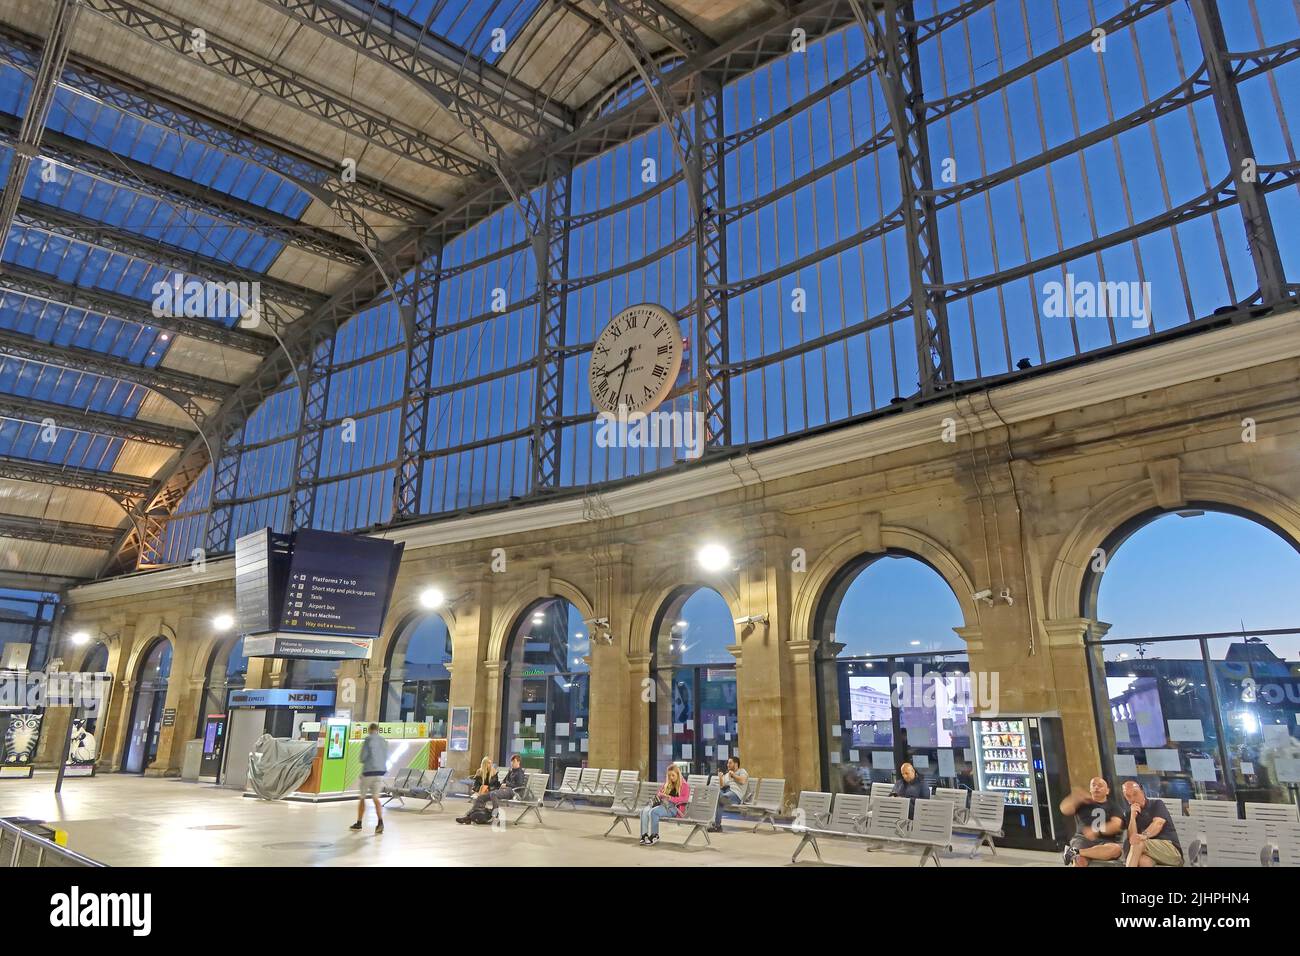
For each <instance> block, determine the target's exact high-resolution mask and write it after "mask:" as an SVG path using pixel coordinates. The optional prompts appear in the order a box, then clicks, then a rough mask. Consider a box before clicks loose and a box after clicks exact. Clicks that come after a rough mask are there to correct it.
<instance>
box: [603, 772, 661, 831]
mask: <svg viewBox="0 0 1300 956" xmlns="http://www.w3.org/2000/svg"><path fill="white" fill-rule="evenodd" d="M660 786H661V784H658V783H654V782H652V781H648V782H644V783H639V784H637V789H636V793H635V794H634V796H633V797H632V800H631V801H630V802H629V803H626V804H620V803H619V802H618V800H617V799H615V801H614V805H613V806H612V807H610V810H609V812H610V813H611V814H612V815H613V817H614V820H613V822H611V823H610V825H609V829H608V830H606V831H605V836H609V835H610V834H611V833H613V832H614V827H616V826H618V825H619V824H620V823H621V824H623V829H625V830H626V831H627V832H628V834H629V835H631V833H632V827H631V825H630V824H629V823H628V822H627V821H628V820H630V819H632V818H633V817H639V816H640V815H641V811H642V810H643V809H645V808H646V807H648V806H650V804H652V803H654V801H655V797H656V796H657V795H658V794H659V788H660Z"/></svg>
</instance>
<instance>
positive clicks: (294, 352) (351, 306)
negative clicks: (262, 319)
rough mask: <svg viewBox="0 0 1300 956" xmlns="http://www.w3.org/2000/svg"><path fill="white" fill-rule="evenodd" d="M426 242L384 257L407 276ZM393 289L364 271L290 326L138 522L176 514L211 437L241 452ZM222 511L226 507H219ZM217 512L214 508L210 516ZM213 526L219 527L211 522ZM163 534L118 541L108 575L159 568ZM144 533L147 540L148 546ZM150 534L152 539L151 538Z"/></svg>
mask: <svg viewBox="0 0 1300 956" xmlns="http://www.w3.org/2000/svg"><path fill="white" fill-rule="evenodd" d="M426 242H427V230H426V229H425V228H424V227H423V226H421V227H417V228H414V229H409V230H406V231H405V232H403V233H402V234H401V235H400V236H398V237H397V238H395V239H393V240H392V241H390V242H388V243H385V245H384V247H383V249H382V258H383V260H384V261H385V262H389V263H391V268H392V269H393V270H395V271H396V272H397V274H399V275H401V274H405V273H406V271H408V270H409V269H412V268H414V267H415V266H416V265H417V264H418V263H419V262H420V261H421V259H423V258H424V256H425V255H426V249H427V248H428V246H427V245H426ZM390 288H391V287H390V285H389V282H388V280H387V278H386V276H385V275H384V274H383V273H382V272H381V271H380V270H379V269H377V268H368V269H362V270H361V271H360V272H359V273H358V274H357V275H356V276H354V277H353V278H351V279H349V280H348V281H347V282H346V283H345V284H344V285H343V287H342V288H340V289H339V290H338V291H337V292H335V293H334V294H333V295H332V296H331V297H330V299H329V301H328V302H326V303H325V305H324V306H322V307H321V308H320V309H318V310H317V311H315V312H314V313H312V314H311V315H309V316H304V317H303V318H302V319H299V320H298V321H296V322H294V323H293V324H292V325H291V326H289V327H288V328H287V329H286V330H285V331H284V334H283V336H282V340H283V343H284V348H281V349H276V350H275V351H273V352H271V353H270V354H268V355H267V356H266V358H264V359H263V360H262V364H261V365H259V366H258V367H257V369H255V370H254V372H253V374H252V375H251V376H250V377H249V378H248V379H247V380H245V381H244V382H242V383H241V384H240V385H239V386H238V387H237V388H236V389H235V390H234V393H233V394H232V395H231V396H230V397H229V398H227V399H226V401H225V402H223V403H222V406H221V408H220V409H218V411H217V412H216V413H215V414H214V415H213V416H212V417H211V419H210V422H211V424H210V425H205V427H204V428H203V430H202V431H201V432H200V434H199V435H198V436H197V437H196V438H195V439H194V440H193V441H191V442H190V443H189V445H187V446H186V448H185V450H184V451H183V452H182V453H181V455H180V456H179V457H178V458H177V459H176V461H175V462H174V463H173V464H172V465H171V466H170V467H168V468H167V469H165V470H164V471H163V472H161V473H160V474H159V475H158V476H157V478H156V480H155V482H154V487H153V490H152V491H151V492H150V493H149V495H148V496H147V497H146V499H145V501H144V502H143V503H142V504H141V505H140V507H139V508H137V509H136V511H135V512H133V515H132V517H133V520H134V521H135V522H137V523H138V522H140V521H142V520H143V518H144V517H145V516H147V515H148V513H149V512H154V513H163V514H170V513H172V512H173V511H174V510H175V508H176V506H177V505H178V504H179V503H180V501H181V499H182V498H184V496H185V492H186V491H187V490H188V489H189V487H190V485H191V484H193V482H194V481H195V480H196V479H197V478H198V477H199V475H201V474H202V472H203V469H204V468H205V467H207V465H208V464H209V462H210V461H211V460H212V453H211V452H210V447H211V444H212V442H210V437H211V439H212V440H214V441H215V442H217V443H219V445H218V447H220V448H221V449H222V451H221V455H222V456H224V455H226V454H227V452H235V451H236V450H237V449H236V447H235V446H236V444H237V443H236V442H235V441H234V436H235V435H236V434H238V433H239V432H240V430H241V429H242V428H243V425H244V422H245V421H247V419H248V416H249V415H251V414H252V413H253V412H254V411H256V410H257V408H258V407H259V406H260V405H261V404H262V402H263V400H265V398H266V397H267V396H268V395H270V394H271V393H272V392H275V391H277V390H279V389H281V388H283V387H284V384H285V382H286V381H288V380H289V379H290V378H291V377H292V376H293V374H294V372H295V371H296V369H297V367H298V365H299V363H300V361H301V357H302V356H306V355H308V354H309V352H308V349H309V348H310V345H311V342H313V341H319V337H320V336H321V335H322V334H326V333H328V334H330V335H332V334H333V333H334V331H336V330H337V329H338V327H339V326H340V325H342V324H343V323H344V322H346V321H347V320H348V319H350V318H351V317H353V316H354V315H356V314H357V313H358V312H360V311H361V310H363V309H365V308H368V307H369V306H370V305H372V304H373V303H374V301H375V300H376V299H377V298H378V297H379V296H380V295H382V294H383V293H386V292H388V291H389V290H390ZM218 477H219V475H215V474H214V476H213V478H214V480H213V482H212V490H213V492H214V493H216V492H217V491H218V487H219V485H220V484H221V483H220V482H219V481H218V480H216V479H217V478H218ZM232 487H233V486H232ZM217 507H218V508H220V504H219V503H218V504H217ZM213 510H214V509H213V508H212V507H209V514H211V513H212V512H213ZM226 520H227V521H228V520H229V519H228V518H227V519H226ZM209 523H210V525H212V524H215V522H213V521H212V519H211V518H210V519H209ZM163 531H164V528H163V527H162V525H161V523H159V524H157V525H152V526H150V527H148V528H146V529H144V531H143V532H141V531H139V530H137V528H135V527H132V528H131V529H129V530H128V531H127V532H126V533H124V534H123V535H122V537H121V538H119V539H118V543H117V545H116V546H115V547H114V548H113V550H112V552H111V553H110V555H109V557H108V560H107V562H106V563H105V570H106V571H107V570H108V569H110V568H112V567H113V566H114V565H116V564H118V563H119V562H120V563H122V564H123V565H125V564H126V562H129V561H132V560H136V562H137V564H139V565H140V566H144V565H145V564H148V563H150V562H151V561H152V562H155V563H156V561H157V558H158V556H160V555H161V554H162V552H163V545H164V542H163V540H162V536H163ZM142 533H143V534H145V535H146V537H145V540H144V541H143V543H142V541H141V535H142ZM150 535H152V537H149V536H150ZM214 535H215V532H214V531H213V530H212V528H211V527H209V530H208V532H207V533H206V534H205V540H212V539H213V537H214ZM224 547H225V545H224V544H222V545H221V546H220V548H218V549H215V550H221V549H223V548H224Z"/></svg>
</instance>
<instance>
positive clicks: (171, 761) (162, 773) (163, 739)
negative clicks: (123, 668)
mask: <svg viewBox="0 0 1300 956" xmlns="http://www.w3.org/2000/svg"><path fill="white" fill-rule="evenodd" d="M173 654H174V652H173ZM175 660H176V658H175V656H173V657H172V661H173V663H174V662H175ZM189 694H190V687H189V681H187V680H181V679H177V678H176V677H171V678H169V679H168V681H167V696H166V698H165V699H164V701H163V713H162V716H161V717H160V718H159V721H160V726H159V728H158V752H157V753H156V754H155V755H154V759H153V763H151V764H149V766H147V767H145V770H144V774H145V776H146V777H175V776H178V775H179V774H180V771H181V753H182V750H183V743H182V741H184V740H185V739H186V738H185V734H184V733H183V732H178V731H180V727H179V722H178V720H177V718H179V716H180V712H181V709H182V707H183V706H184V701H185V699H186V697H187V696H188V695H189ZM169 710H170V711H173V720H172V725H171V726H170V727H168V726H167V711H169Z"/></svg>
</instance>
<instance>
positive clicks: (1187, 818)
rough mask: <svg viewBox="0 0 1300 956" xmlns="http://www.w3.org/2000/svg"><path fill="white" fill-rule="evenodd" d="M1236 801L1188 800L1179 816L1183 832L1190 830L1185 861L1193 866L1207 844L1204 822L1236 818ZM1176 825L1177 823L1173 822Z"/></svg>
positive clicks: (1207, 835)
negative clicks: (1185, 810)
mask: <svg viewBox="0 0 1300 956" xmlns="http://www.w3.org/2000/svg"><path fill="white" fill-rule="evenodd" d="M1236 819H1238V816H1237V803H1236V801H1234V800H1188V801H1187V813H1185V814H1184V815H1183V816H1182V817H1181V821H1182V823H1183V825H1184V828H1185V829H1184V830H1183V832H1184V833H1186V832H1187V830H1190V831H1191V836H1192V839H1191V842H1190V843H1188V844H1187V850H1186V854H1187V861H1188V862H1189V863H1191V864H1192V865H1193V866H1195V865H1197V862H1196V861H1197V860H1198V859H1199V858H1200V856H1201V854H1202V853H1203V852H1205V850H1206V848H1207V847H1208V845H1209V833H1208V831H1207V828H1206V823H1207V822H1208V821H1210V820H1236ZM1175 825H1177V824H1175Z"/></svg>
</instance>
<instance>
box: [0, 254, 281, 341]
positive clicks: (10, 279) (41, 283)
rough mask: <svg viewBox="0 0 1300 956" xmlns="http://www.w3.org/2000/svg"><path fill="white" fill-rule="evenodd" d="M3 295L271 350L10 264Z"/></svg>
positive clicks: (239, 334)
mask: <svg viewBox="0 0 1300 956" xmlns="http://www.w3.org/2000/svg"><path fill="white" fill-rule="evenodd" d="M5 291H9V292H13V293H16V294H18V295H23V296H26V297H27V298H29V299H39V300H41V301H44V302H50V303H53V304H54V305H66V306H71V307H72V308H74V309H84V310H85V311H87V312H93V313H95V314H96V315H103V316H107V317H109V318H114V319H121V320H122V321H124V322H132V323H134V324H136V325H142V326H148V327H152V328H155V329H162V330H163V331H164V332H170V333H172V334H173V335H187V336H189V337H190V338H192V339H199V340H200V341H203V342H213V343H215V344H218V345H223V346H225V347H227V348H231V349H236V350H237V351H240V352H247V353H249V354H250V355H266V354H267V353H268V352H269V351H270V350H271V348H272V347H273V346H274V343H273V342H272V341H271V340H270V339H267V338H264V337H262V336H260V335H254V334H253V333H251V332H246V331H244V330H243V329H240V328H233V329H228V328H226V327H225V326H222V325H218V324H217V323H215V322H212V321H210V320H208V319H201V318H195V317H192V316H186V315H162V316H155V315H154V314H153V310H151V309H150V308H149V306H148V304H147V303H145V302H144V301H142V300H140V299H135V298H132V297H131V296H126V295H120V294H118V293H116V292H105V291H104V290H102V289H88V288H85V287H84V286H78V285H69V284H67V283H65V282H61V281H59V280H58V279H55V278H53V277H52V276H47V275H46V274H45V273H43V272H36V271H35V270H32V269H27V268H24V267H23V266H17V265H13V264H12V263H4V264H0V293H3V292H5Z"/></svg>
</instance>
